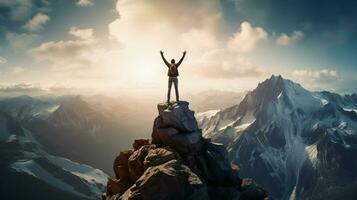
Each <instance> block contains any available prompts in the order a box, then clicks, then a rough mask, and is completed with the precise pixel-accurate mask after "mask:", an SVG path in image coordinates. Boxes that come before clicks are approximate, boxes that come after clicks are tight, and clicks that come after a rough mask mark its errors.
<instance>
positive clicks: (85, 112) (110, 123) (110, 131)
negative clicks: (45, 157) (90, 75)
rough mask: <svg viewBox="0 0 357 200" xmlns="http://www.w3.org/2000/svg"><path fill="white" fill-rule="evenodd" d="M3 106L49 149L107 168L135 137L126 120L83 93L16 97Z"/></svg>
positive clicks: (5, 101) (53, 152)
mask: <svg viewBox="0 0 357 200" xmlns="http://www.w3.org/2000/svg"><path fill="white" fill-rule="evenodd" d="M0 110H1V111H3V112H5V113H7V114H9V115H11V116H12V117H13V118H14V119H16V120H17V121H19V122H20V124H21V125H22V126H23V127H24V128H26V129H27V130H29V131H30V132H31V133H32V134H33V136H34V137H35V138H36V140H37V141H38V142H39V143H40V144H42V145H43V148H44V149H45V150H46V151H47V152H49V153H51V154H54V155H57V156H61V157H66V158H69V159H71V160H74V161H76V162H80V163H85V164H89V165H91V166H94V167H96V168H100V169H103V170H105V171H107V172H108V171H111V169H112V165H111V159H112V158H114V157H115V153H114V152H115V150H116V149H117V148H118V146H119V147H120V146H121V147H128V146H129V144H130V143H129V144H128V142H127V141H131V138H132V137H134V136H132V135H133V134H131V132H132V131H130V130H128V129H127V128H125V127H124V126H123V122H122V121H120V120H117V119H113V118H112V117H111V116H110V115H109V114H108V113H106V112H102V110H100V109H96V108H95V106H93V105H90V104H88V103H87V102H85V101H84V100H82V98H81V97H79V96H61V97H52V98H34V97H29V96H19V97H13V98H8V99H3V100H1V101H0ZM121 133H125V134H121ZM93 155H96V156H93Z"/></svg>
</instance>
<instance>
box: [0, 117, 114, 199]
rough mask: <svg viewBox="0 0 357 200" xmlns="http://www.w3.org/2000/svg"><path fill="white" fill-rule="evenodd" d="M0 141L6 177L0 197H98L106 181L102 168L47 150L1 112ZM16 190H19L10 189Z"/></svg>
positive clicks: (0, 152) (29, 133)
mask: <svg viewBox="0 0 357 200" xmlns="http://www.w3.org/2000/svg"><path fill="white" fill-rule="evenodd" d="M0 145H1V146H2V148H1V150H0V155H1V158H2V163H1V165H0V169H1V177H2V178H3V181H5V180H7V184H5V182H3V183H4V184H1V187H0V190H1V191H8V192H6V193H2V197H4V195H5V197H7V196H8V197H9V198H10V196H11V195H15V196H11V199H13V198H15V199H22V198H24V197H25V196H26V197H27V198H41V197H42V198H51V199H63V198H66V199H67V198H68V199H98V198H99V197H100V195H101V193H102V191H103V189H104V187H105V185H106V181H107V177H108V175H106V174H105V173H104V172H102V171H101V170H98V169H94V168H92V167H90V166H88V165H83V164H79V163H76V162H73V161H71V160H68V159H65V158H61V157H56V156H53V155H50V154H48V153H47V152H45V151H44V150H43V148H42V146H41V145H40V144H39V143H38V142H37V141H36V140H35V139H34V138H33V137H32V135H31V132H29V131H28V130H26V129H24V128H22V126H21V125H20V124H19V123H18V122H16V121H15V120H14V119H13V118H12V117H11V116H8V115H7V114H4V113H0ZM32 185H33V186H32ZM36 186H37V187H36ZM46 188H47V189H48V191H46ZM17 190H20V191H22V192H19V193H13V192H11V191H17ZM54 194H60V196H54ZM5 197H4V198H5Z"/></svg>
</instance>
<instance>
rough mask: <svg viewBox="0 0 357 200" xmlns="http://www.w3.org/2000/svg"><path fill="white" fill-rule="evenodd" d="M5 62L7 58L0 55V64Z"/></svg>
mask: <svg viewBox="0 0 357 200" xmlns="http://www.w3.org/2000/svg"><path fill="white" fill-rule="evenodd" d="M5 63H7V59H6V58H4V57H1V56H0V64H5Z"/></svg>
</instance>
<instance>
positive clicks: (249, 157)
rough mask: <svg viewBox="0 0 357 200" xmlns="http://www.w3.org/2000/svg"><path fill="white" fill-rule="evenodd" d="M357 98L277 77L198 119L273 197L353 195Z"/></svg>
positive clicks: (246, 173)
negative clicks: (223, 108) (231, 103)
mask: <svg viewBox="0 0 357 200" xmlns="http://www.w3.org/2000/svg"><path fill="white" fill-rule="evenodd" d="M356 103H357V101H356V95H355V94H353V95H346V96H343V97H342V96H340V95H337V94H333V93H329V92H310V91H308V90H306V89H304V88H303V87H301V86H300V85H299V84H296V83H294V82H292V81H289V80H286V79H283V78H282V77H281V76H272V77H271V78H270V79H268V80H266V81H264V82H263V83H260V84H259V85H258V87H257V88H256V89H255V90H254V91H252V92H249V93H248V94H247V95H246V96H245V98H244V99H243V101H242V102H241V103H240V104H239V105H235V106H232V107H230V108H228V109H225V110H222V111H220V112H217V113H216V114H214V115H211V116H206V117H202V118H201V119H200V120H199V122H200V126H201V127H202V128H203V130H204V134H205V136H206V137H211V138H213V139H214V140H215V141H219V142H223V143H225V144H227V145H228V146H229V152H230V156H231V159H232V160H233V161H235V162H237V163H239V164H240V167H241V174H242V175H243V176H250V177H253V178H254V179H256V180H257V182H258V183H260V184H261V185H263V187H264V188H266V189H267V190H268V192H269V194H270V195H269V196H271V197H272V198H273V199H324V198H326V197H328V199H333V198H335V196H336V198H337V199H338V198H345V199H354V198H353V197H355V196H357V194H355V193H353V191H356V190H352V191H351V190H350V191H348V190H347V189H346V188H350V187H352V188H355V189H357V188H356V183H357V182H356V180H357V173H356V172H354V170H352V169H353V168H355V167H357V162H356V161H354V160H353V159H352V158H353V156H352V155H353V154H355V153H357V140H356V137H357V133H356V132H357V117H356V116H357V113H356V112H355V109H356V108H357V106H356V105H357V104H356ZM272 182H274V183H275V184H271V183H272ZM343 190H347V191H343ZM323 191H329V192H328V193H326V192H323ZM342 191H343V192H342ZM339 195H340V196H339ZM341 195H342V196H341ZM343 195H344V196H343ZM354 195H355V196H354Z"/></svg>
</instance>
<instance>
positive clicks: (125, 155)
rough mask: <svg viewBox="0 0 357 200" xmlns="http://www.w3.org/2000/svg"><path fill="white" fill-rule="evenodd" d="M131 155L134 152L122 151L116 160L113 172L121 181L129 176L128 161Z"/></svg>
mask: <svg viewBox="0 0 357 200" xmlns="http://www.w3.org/2000/svg"><path fill="white" fill-rule="evenodd" d="M131 154H133V151H132V150H128V151H121V152H120V153H119V155H118V156H117V157H116V158H115V160H114V164H113V170H114V173H115V177H116V178H117V179H120V178H122V177H124V176H129V169H128V160H129V157H130V156H131Z"/></svg>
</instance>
